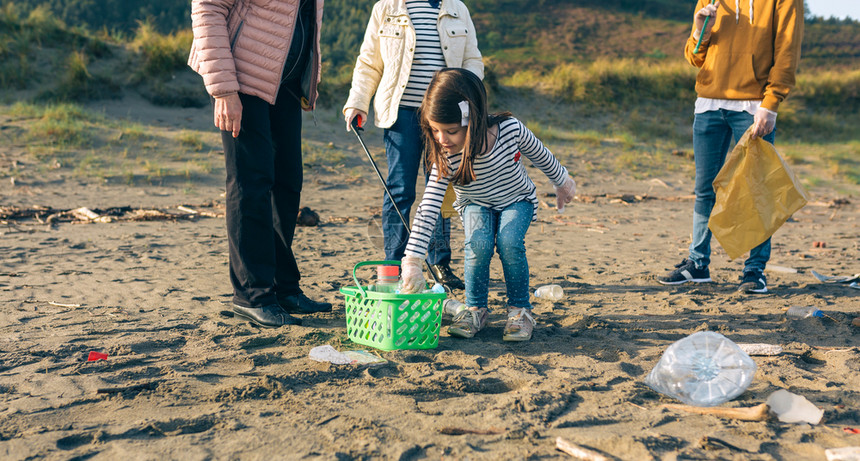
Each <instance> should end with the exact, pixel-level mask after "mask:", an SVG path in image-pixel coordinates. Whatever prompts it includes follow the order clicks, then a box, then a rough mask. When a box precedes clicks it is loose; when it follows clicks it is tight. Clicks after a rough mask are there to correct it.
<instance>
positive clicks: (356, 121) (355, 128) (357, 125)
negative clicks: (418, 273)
mask: <svg viewBox="0 0 860 461" xmlns="http://www.w3.org/2000/svg"><path fill="white" fill-rule="evenodd" d="M360 131H364V128H362V127H361V117H360V116H359V117H355V118H353V119H352V132H353V133H355V137H356V138H357V139H358V143H359V144H361V148H362V149H364V153H365V154H366V155H367V159H368V160H370V164H371V165H373V170H374V171H376V177H378V178H379V182H381V183H382V188H383V189H385V194H386V195H388V199H389V200H391V203H392V204H394V203H395V202H394V197H393V196H392V195H391V191H390V190H388V184H386V182H385V178H383V177H382V173H381V172H380V171H379V166H377V165H376V161H375V160H373V155H371V154H370V150H369V149H368V148H367V144H365V143H364V139H362V137H361V133H359V132H360ZM394 210H395V211H397V216H399V217H400V221H401V222H402V223H403V227H405V228H406V233H407V234H411V233H412V231H411V229H409V224H408V223H407V222H406V217H404V216H403V213H401V212H400V208H397V207H396V206H395V207H394ZM424 264H425V265H426V266H427V271H428V272H430V276H431V277H433V282H434V283H436V284H438V285H441V286H444V285H442V283H440V282H439V279H438V278H436V274H435V273H433V269H432V268H431V267H430V263H429V262H428V261H427V260H426V259H425V260H424ZM445 291H450V290H449V289H448V287H445Z"/></svg>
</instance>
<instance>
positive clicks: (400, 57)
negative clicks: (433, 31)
mask: <svg viewBox="0 0 860 461" xmlns="http://www.w3.org/2000/svg"><path fill="white" fill-rule="evenodd" d="M437 29H438V31H439V40H440V41H441V44H442V54H443V55H444V56H445V63H446V65H447V66H448V67H462V68H464V69H467V70H470V71H472V72H474V73H475V74H476V75H477V76H478V77H480V78H482V79H483V78H484V63H483V62H482V61H481V52H480V51H478V40H477V38H476V37H475V25H474V24H472V18H471V17H470V16H469V10H468V9H466V5H464V4H463V2H461V1H460V0H442V3H441V4H440V5H439V19H438V22H437ZM414 49H415V28H414V27H413V26H412V21H411V20H410V19H409V13H408V12H407V11H406V1H405V0H380V1H379V2H377V3H376V5H375V6H374V7H373V13H372V14H371V16H370V22H369V23H368V24H367V31H366V32H365V34H364V42H363V43H362V44H361V52H360V54H359V56H358V60H357V61H356V63H355V70H354V71H353V74H352V88H351V89H350V90H349V99H347V101H346V105H345V106H344V108H343V111H344V112H346V110H347V109H350V108H352V109H360V110H363V111H365V112H367V111H368V108H369V107H370V99H371V97H373V96H374V94H375V95H376V97H375V99H374V103H373V109H374V111H375V112H376V126H378V127H380V128H389V127H391V125H393V124H394V122H395V120H396V119H397V108H398V106H399V105H400V99H401V98H402V97H403V91H404V90H405V89H406V83H407V82H408V81H409V71H410V70H411V68H412V58H413V55H414V51H413V50H414Z"/></svg>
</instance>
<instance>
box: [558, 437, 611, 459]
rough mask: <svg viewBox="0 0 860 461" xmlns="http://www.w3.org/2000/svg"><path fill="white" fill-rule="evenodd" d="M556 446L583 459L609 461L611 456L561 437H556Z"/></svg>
mask: <svg viewBox="0 0 860 461" xmlns="http://www.w3.org/2000/svg"><path fill="white" fill-rule="evenodd" d="M555 447H556V448H558V449H559V450H561V451H563V452H565V453H567V454H569V455H570V456H573V457H574V458H576V459H579V460H581V461H609V458H607V457H605V456H603V455H601V454H600V453H598V452H596V451H594V450H589V449H588V448H583V447H580V446H579V445H576V444H574V443H571V442H568V441H567V440H564V439H563V438H561V437H556V438H555Z"/></svg>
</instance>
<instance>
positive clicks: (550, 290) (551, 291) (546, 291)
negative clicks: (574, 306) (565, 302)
mask: <svg viewBox="0 0 860 461" xmlns="http://www.w3.org/2000/svg"><path fill="white" fill-rule="evenodd" d="M563 296H564V290H563V289H562V288H561V287H560V286H559V285H544V286H542V287H540V288H538V289H536V290H535V298H543V299H548V300H550V301H558V300H559V299H561V298H562V297H563Z"/></svg>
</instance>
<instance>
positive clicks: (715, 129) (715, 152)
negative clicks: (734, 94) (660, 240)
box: [690, 109, 776, 272]
mask: <svg viewBox="0 0 860 461" xmlns="http://www.w3.org/2000/svg"><path fill="white" fill-rule="evenodd" d="M752 124H753V115H752V114H750V113H747V112H737V111H731V110H722V109H721V110H714V111H708V112H703V113H701V114H696V116H695V118H694V119H693V154H694V156H695V160H696V189H695V191H696V204H695V207H694V209H693V241H692V243H690V260H691V261H693V263H694V264H695V265H696V267H697V268H700V269H701V268H703V267H707V266H708V265H710V263H711V230H710V229H709V228H708V219H709V218H710V216H711V210H713V208H714V203H715V202H716V192H714V186H713V182H714V178H716V177H717V173H719V172H720V169H721V168H722V167H723V163H725V161H726V154H727V153H728V151H729V147H731V146H733V145H734V144H737V142H738V140H739V139H740V138H741V136H743V134H744V132H745V131H746V130H747V128H749V127H750V125H752ZM775 137H776V130H774V131H772V132H771V133H770V134H768V135H767V136H764V138H763V139H764V140H765V141H768V142H770V143H771V144H773V142H774V139H775ZM769 259H770V239H767V241H765V242H764V243H762V244H761V245H759V246H757V247H755V248H753V249H752V250H750V255H749V258H747V260H746V261H745V262H744V272H762V271H763V270H764V268H765V266H766V265H767V261H768V260H769Z"/></svg>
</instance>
